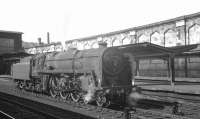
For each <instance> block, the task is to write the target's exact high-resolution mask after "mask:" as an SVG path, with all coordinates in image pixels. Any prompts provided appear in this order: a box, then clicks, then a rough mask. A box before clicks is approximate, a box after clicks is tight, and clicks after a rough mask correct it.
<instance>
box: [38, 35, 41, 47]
mask: <svg viewBox="0 0 200 119" xmlns="http://www.w3.org/2000/svg"><path fill="white" fill-rule="evenodd" d="M38 43H39V45H41V44H42V39H41V38H40V37H39V38H38Z"/></svg>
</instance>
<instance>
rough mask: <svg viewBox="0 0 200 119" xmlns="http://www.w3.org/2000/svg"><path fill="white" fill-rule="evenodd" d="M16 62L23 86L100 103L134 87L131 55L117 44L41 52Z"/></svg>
mask: <svg viewBox="0 0 200 119" xmlns="http://www.w3.org/2000/svg"><path fill="white" fill-rule="evenodd" d="M25 59H26V60H24V61H22V62H20V63H17V64H14V65H13V78H14V79H15V81H16V82H17V83H18V85H19V87H20V88H26V89H31V90H36V91H39V92H41V91H42V92H46V93H49V94H51V96H53V97H56V96H58V95H59V96H61V98H63V99H67V98H69V97H70V98H71V99H72V100H73V101H80V100H83V101H84V102H85V103H87V102H90V101H94V100H95V101H96V102H97V104H98V105H99V106H102V105H106V104H109V103H110V101H112V102H116V101H120V102H121V101H122V102H124V101H125V100H123V99H125V97H126V96H127V94H128V93H129V91H130V90H131V86H132V85H131V84H132V83H131V82H132V79H131V77H132V71H131V67H130V62H129V59H128V58H127V57H126V56H124V54H123V53H121V52H120V50H118V49H117V47H111V48H98V49H89V50H82V51H79V50H76V49H69V50H68V51H66V52H53V53H46V54H39V55H35V56H32V57H31V58H25Z"/></svg>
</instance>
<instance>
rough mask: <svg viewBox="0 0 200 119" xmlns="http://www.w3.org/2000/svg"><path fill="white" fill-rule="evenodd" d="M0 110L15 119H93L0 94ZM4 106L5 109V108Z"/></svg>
mask: <svg viewBox="0 0 200 119" xmlns="http://www.w3.org/2000/svg"><path fill="white" fill-rule="evenodd" d="M0 102H1V108H3V106H4V109H5V110H6V111H7V113H9V114H10V115H12V116H13V117H14V118H16V119H25V118H26V119H36V118H39V119H94V118H92V117H89V116H86V115H81V114H79V113H75V112H71V111H68V110H62V109H59V108H55V107H53V106H50V105H46V104H42V103H39V102H34V101H31V100H27V99H23V98H19V97H17V96H13V95H9V94H5V93H2V92H1V93H0ZM5 106H6V107H5Z"/></svg>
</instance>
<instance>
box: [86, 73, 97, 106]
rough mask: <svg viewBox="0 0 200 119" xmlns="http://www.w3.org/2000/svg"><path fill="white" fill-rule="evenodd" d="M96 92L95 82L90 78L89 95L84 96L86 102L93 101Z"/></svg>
mask: <svg viewBox="0 0 200 119" xmlns="http://www.w3.org/2000/svg"><path fill="white" fill-rule="evenodd" d="M95 91H96V87H95V82H94V80H92V77H91V76H88V90H87V94H86V95H85V96H84V102H85V103H89V102H91V101H92V99H93V97H94V94H95Z"/></svg>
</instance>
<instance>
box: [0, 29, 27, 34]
mask: <svg viewBox="0 0 200 119" xmlns="http://www.w3.org/2000/svg"><path fill="white" fill-rule="evenodd" d="M0 33H15V34H23V32H19V31H6V30H0Z"/></svg>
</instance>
